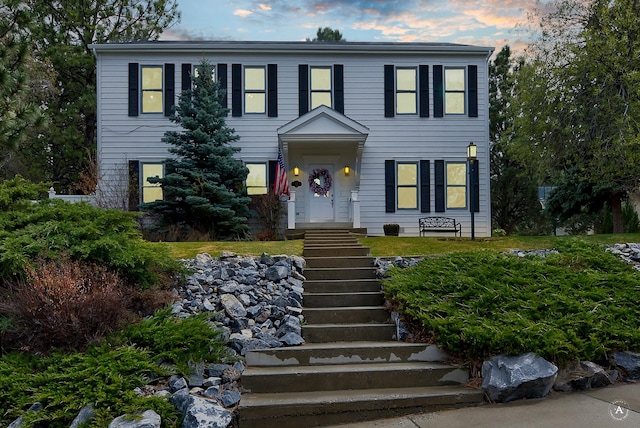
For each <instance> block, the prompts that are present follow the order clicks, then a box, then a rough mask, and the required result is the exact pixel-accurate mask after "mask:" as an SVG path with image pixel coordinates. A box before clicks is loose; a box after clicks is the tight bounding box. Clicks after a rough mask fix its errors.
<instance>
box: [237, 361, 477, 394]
mask: <svg viewBox="0 0 640 428" xmlns="http://www.w3.org/2000/svg"><path fill="white" fill-rule="evenodd" d="M468 380H469V378H468V372H467V371H466V370H465V371H463V370H461V369H459V368H458V367H455V366H450V365H447V364H442V363H425V362H410V363H403V362H400V363H379V364H368V363H363V364H331V365H320V366H319V365H316V366H281V367H250V368H247V369H246V370H245V371H244V372H243V373H242V388H243V390H245V391H247V392H251V393H265V392H273V390H274V388H273V387H274V385H278V390H281V391H287V392H311V391H339V390H343V389H368V388H410V387H415V386H423V387H425V386H445V385H460V384H461V383H463V384H464V383H466V382H468ZM460 381H462V382H460Z"/></svg>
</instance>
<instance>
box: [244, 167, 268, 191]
mask: <svg viewBox="0 0 640 428" xmlns="http://www.w3.org/2000/svg"><path fill="white" fill-rule="evenodd" d="M245 166H246V167H247V169H249V174H248V175H247V181H246V184H247V194H248V195H264V194H266V193H268V192H269V189H268V185H267V183H268V180H267V164H266V163H246V164H245Z"/></svg>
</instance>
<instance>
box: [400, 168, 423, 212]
mask: <svg viewBox="0 0 640 428" xmlns="http://www.w3.org/2000/svg"><path fill="white" fill-rule="evenodd" d="M397 171H398V184H397V186H398V209H417V208H418V164H417V163H415V162H411V163H409V162H398V164H397Z"/></svg>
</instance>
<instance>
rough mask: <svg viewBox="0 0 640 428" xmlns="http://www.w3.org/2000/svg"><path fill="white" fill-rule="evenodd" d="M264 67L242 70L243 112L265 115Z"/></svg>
mask: <svg viewBox="0 0 640 428" xmlns="http://www.w3.org/2000/svg"><path fill="white" fill-rule="evenodd" d="M266 87H267V85H266V81H265V70H264V67H245V69H244V112H245V113H265V112H266V111H267V104H266V100H267V95H266V94H267V93H266Z"/></svg>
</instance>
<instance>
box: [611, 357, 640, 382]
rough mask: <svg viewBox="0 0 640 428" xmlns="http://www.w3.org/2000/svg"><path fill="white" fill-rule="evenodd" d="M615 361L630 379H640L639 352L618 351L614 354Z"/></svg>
mask: <svg viewBox="0 0 640 428" xmlns="http://www.w3.org/2000/svg"><path fill="white" fill-rule="evenodd" d="M613 363H614V364H615V366H616V367H618V368H619V369H622V371H623V372H624V374H625V375H626V376H627V377H628V378H629V379H640V353H637V352H629V351H626V352H616V353H615V354H613Z"/></svg>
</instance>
